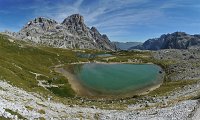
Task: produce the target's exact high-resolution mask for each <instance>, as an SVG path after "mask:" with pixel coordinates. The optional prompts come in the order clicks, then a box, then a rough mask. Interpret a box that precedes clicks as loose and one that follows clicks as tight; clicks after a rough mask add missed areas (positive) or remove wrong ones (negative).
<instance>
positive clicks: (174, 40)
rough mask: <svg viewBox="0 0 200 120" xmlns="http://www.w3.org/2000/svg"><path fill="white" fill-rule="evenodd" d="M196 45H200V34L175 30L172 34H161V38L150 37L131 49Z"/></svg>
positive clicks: (191, 46)
mask: <svg viewBox="0 0 200 120" xmlns="http://www.w3.org/2000/svg"><path fill="white" fill-rule="evenodd" d="M196 47H200V35H189V34H186V33H185V32H174V33H172V34H164V35H161V36H160V38H155V39H149V40H147V41H145V42H144V43H143V44H142V45H138V46H135V47H132V48H130V50H132V49H141V50H160V49H188V48H196Z"/></svg>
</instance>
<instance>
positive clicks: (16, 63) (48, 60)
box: [0, 34, 78, 97]
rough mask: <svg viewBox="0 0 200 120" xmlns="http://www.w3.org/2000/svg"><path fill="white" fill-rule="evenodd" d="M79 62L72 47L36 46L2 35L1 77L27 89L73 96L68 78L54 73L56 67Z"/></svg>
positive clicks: (0, 38)
mask: <svg viewBox="0 0 200 120" xmlns="http://www.w3.org/2000/svg"><path fill="white" fill-rule="evenodd" d="M76 61H78V59H77V58H76V57H75V53H74V52H72V51H71V50H64V49H58V48H50V47H41V46H40V47H33V46H30V45H29V44H28V43H25V42H21V41H16V40H15V41H14V40H12V39H11V38H9V37H8V36H5V35H1V34H0V79H1V80H6V81H9V82H10V83H11V84H13V85H15V86H17V87H20V88H23V89H25V90H27V91H34V92H37V93H46V94H45V95H48V94H51V93H55V94H57V95H59V96H62V97H67V96H73V95H74V92H73V90H72V89H71V88H70V85H69V84H68V82H67V79H66V78H64V77H63V76H61V75H59V74H58V73H55V72H54V71H53V66H55V65H59V64H65V63H69V62H76ZM42 86H44V87H42ZM50 91H51V92H50Z"/></svg>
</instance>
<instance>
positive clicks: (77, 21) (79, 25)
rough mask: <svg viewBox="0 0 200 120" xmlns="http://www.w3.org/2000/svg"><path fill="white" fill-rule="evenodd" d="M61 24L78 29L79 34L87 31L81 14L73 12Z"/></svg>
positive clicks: (71, 28)
mask: <svg viewBox="0 0 200 120" xmlns="http://www.w3.org/2000/svg"><path fill="white" fill-rule="evenodd" d="M61 24H62V25H64V26H66V27H67V28H68V30H70V31H74V30H75V31H77V33H78V34H83V32H85V31H87V26H86V25H85V23H84V18H83V16H81V15H80V14H73V15H71V16H69V17H67V18H66V19H64V21H63V22H62V23H61Z"/></svg>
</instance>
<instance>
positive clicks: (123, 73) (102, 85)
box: [75, 63, 162, 94]
mask: <svg viewBox="0 0 200 120" xmlns="http://www.w3.org/2000/svg"><path fill="white" fill-rule="evenodd" d="M75 71H76V76H77V78H78V80H79V81H80V83H81V84H82V85H83V86H85V87H87V88H89V89H91V90H94V91H96V92H98V93H101V94H123V93H127V92H131V91H136V90H141V89H144V88H145V87H149V86H153V85H156V84H158V83H160V82H161V81H162V79H161V76H162V75H161V73H160V72H159V71H161V68H160V67H159V66H157V65H153V64H96V63H89V64H84V65H76V66H75Z"/></svg>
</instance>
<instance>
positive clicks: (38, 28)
mask: <svg viewBox="0 0 200 120" xmlns="http://www.w3.org/2000/svg"><path fill="white" fill-rule="evenodd" d="M10 35H12V36H14V37H15V38H18V39H22V40H25V41H26V40H29V41H32V42H35V43H39V44H43V45H48V46H52V47H58V48H69V49H99V50H116V47H115V45H114V44H113V43H111V42H110V40H109V39H108V37H107V36H106V35H101V34H100V33H99V32H98V30H97V29H96V28H95V27H92V28H91V29H90V28H89V27H87V26H86V25H85V23H84V19H83V16H81V15H79V14H74V15H71V16H69V17H67V18H66V19H64V21H63V22H62V23H58V22H56V21H55V20H52V19H48V18H43V17H38V18H35V19H34V20H32V21H30V22H28V23H27V24H26V25H25V26H24V27H23V29H21V30H20V31H19V32H18V33H12V34H10Z"/></svg>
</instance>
